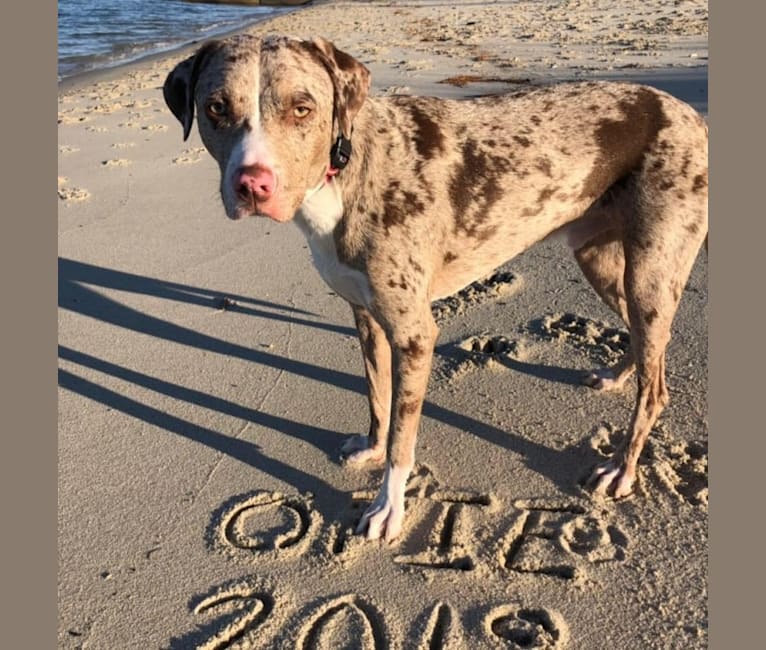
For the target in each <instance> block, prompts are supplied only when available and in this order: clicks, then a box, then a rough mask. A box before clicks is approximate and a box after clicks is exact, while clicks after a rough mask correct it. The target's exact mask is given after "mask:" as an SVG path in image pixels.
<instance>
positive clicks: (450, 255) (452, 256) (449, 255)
mask: <svg viewBox="0 0 766 650" xmlns="http://www.w3.org/2000/svg"><path fill="white" fill-rule="evenodd" d="M456 259H457V255H455V253H450V252H449V251H447V252H446V253H445V254H444V263H445V264H449V263H450V262H454V261H455V260H456Z"/></svg>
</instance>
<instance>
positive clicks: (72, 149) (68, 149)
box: [59, 144, 79, 154]
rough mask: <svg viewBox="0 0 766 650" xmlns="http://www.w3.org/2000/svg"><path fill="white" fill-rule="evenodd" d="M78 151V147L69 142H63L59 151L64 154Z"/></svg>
mask: <svg viewBox="0 0 766 650" xmlns="http://www.w3.org/2000/svg"><path fill="white" fill-rule="evenodd" d="M77 151H79V149H78V148H77V147H72V146H71V145H68V144H63V145H61V146H60V147H59V153H62V154H68V153H76V152H77Z"/></svg>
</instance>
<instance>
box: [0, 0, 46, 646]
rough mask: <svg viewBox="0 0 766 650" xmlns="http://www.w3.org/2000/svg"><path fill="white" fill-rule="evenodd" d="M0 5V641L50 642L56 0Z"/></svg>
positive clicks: (18, 643)
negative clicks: (0, 228) (0, 381)
mask: <svg viewBox="0 0 766 650" xmlns="http://www.w3.org/2000/svg"><path fill="white" fill-rule="evenodd" d="M3 15H4V18H5V20H4V21H3V38H2V39H1V40H0V43H1V45H0V61H2V62H3V65H2V68H3V70H2V73H3V74H2V82H3V93H2V98H3V101H2V105H3V111H2V116H3V119H2V124H3V134H2V136H3V139H2V143H3V146H2V150H3V154H4V157H5V165H4V166H3V175H2V179H3V190H4V191H3V193H2V197H3V204H4V205H3V210H2V212H3V225H4V233H3V237H2V242H3V250H2V256H1V257H0V259H2V264H1V265H0V277H2V294H0V295H2V305H3V306H2V310H3V319H2V321H3V337H2V340H3V348H2V363H3V369H4V375H5V382H4V387H3V391H2V395H3V400H2V413H3V427H2V428H3V452H2V458H3V461H4V462H3V465H2V469H1V470H0V476H2V487H1V489H2V494H3V511H2V513H3V514H2V526H3V531H4V534H3V535H2V544H3V547H4V548H3V549H2V557H3V558H4V559H5V562H4V563H3V584H4V587H5V589H4V591H5V592H6V593H5V599H4V601H5V602H4V604H3V620H4V625H3V639H2V641H3V645H4V646H5V647H8V648H48V647H53V646H54V644H55V641H53V640H54V639H55V638H56V618H55V603H56V601H55V597H56V591H55V589H56V583H55V579H56V557H57V548H56V450H57V445H56V430H57V426H56V384H55V353H56V347H55V345H56V320H55V313H56V312H55V305H56V212H57V209H58V206H57V201H58V199H57V197H56V193H55V192H54V188H53V186H54V176H55V171H56V170H55V166H56V158H55V151H56V149H55V147H54V146H53V143H54V142H55V141H56V119H55V118H56V114H55V106H56V104H55V94H54V93H55V89H56V5H55V4H54V3H51V2H45V3H43V4H41V3H15V4H13V5H6V8H5V9H4V11H3ZM9 592H10V593H9Z"/></svg>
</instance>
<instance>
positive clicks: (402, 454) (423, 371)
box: [357, 303, 438, 541]
mask: <svg viewBox="0 0 766 650" xmlns="http://www.w3.org/2000/svg"><path fill="white" fill-rule="evenodd" d="M386 329H387V332H388V338H389V343H390V345H391V350H392V359H393V404H392V410H391V411H392V412H391V415H392V418H391V427H390V432H389V437H388V444H387V448H386V472H385V475H384V478H383V485H382V486H381V488H380V492H379V493H378V496H377V497H376V498H375V501H373V503H372V504H371V505H370V507H369V508H367V510H366V512H365V513H364V515H363V516H362V519H361V521H360V522H359V526H358V528H357V533H364V532H365V531H366V534H367V538H368V539H378V538H379V537H381V536H383V537H384V538H385V540H386V541H391V540H393V539H394V538H395V537H397V536H398V535H399V533H400V532H401V530H402V523H403V521H404V491H405V487H406V484H407V478H408V477H409V475H410V472H411V471H412V468H413V466H414V465H415V440H416V438H417V432H418V424H419V422H420V413H421V411H422V409H423V399H424V398H425V393H426V388H427V386H428V377H429V375H430V373H431V359H432V358H433V351H434V345H435V343H436V337H437V335H438V328H437V327H436V323H434V320H433V317H432V316H431V310H430V306H429V305H428V304H427V303H426V305H425V306H423V307H422V308H421V309H419V310H418V311H417V312H416V313H414V314H407V318H406V319H399V320H398V321H393V322H389V323H388V326H387V327H386Z"/></svg>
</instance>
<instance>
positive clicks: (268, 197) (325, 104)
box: [163, 36, 370, 221]
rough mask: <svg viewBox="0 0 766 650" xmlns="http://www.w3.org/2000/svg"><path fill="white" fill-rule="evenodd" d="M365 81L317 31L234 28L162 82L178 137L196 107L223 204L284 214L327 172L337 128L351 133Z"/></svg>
mask: <svg viewBox="0 0 766 650" xmlns="http://www.w3.org/2000/svg"><path fill="white" fill-rule="evenodd" d="M369 85H370V73H369V71H368V70H367V68H365V67H364V66H363V65H362V64H361V63H359V62H358V61H357V60H356V59H354V58H353V57H351V56H349V55H348V54H345V53H344V52H341V51H340V50H338V49H336V48H335V46H334V45H333V44H332V43H330V42H328V41H326V40H324V39H321V38H315V39H313V40H311V41H304V40H299V39H295V38H289V37H285V36H268V37H265V38H258V37H254V36H235V37H232V38H228V39H225V40H215V41H209V42H207V43H205V44H204V45H203V46H202V47H201V48H200V49H199V50H198V51H197V53H196V54H195V55H194V56H191V57H189V58H188V59H186V60H185V61H182V62H181V63H179V64H178V65H177V66H176V67H175V69H174V70H173V71H172V72H171V73H170V74H169V75H168V78H167V80H166V81H165V86H164V88H163V92H164V95H165V101H166V102H167V104H168V106H169V107H170V110H171V111H172V112H173V114H174V115H175V116H176V117H177V118H178V119H179V121H180V122H181V124H182V125H183V130H184V139H186V138H187V137H188V136H189V132H190V131H191V128H192V124H193V122H194V113H195V109H196V111H197V116H198V117H197V124H198V127H199V131H200V135H201V137H202V141H203V142H204V144H205V146H206V147H207V149H208V151H209V152H210V153H211V155H212V156H213V157H214V158H215V159H216V160H217V161H218V165H219V167H220V169H221V198H222V199H223V204H224V207H225V209H226V214H227V215H228V216H229V217H230V218H231V219H240V218H242V217H245V216H250V215H256V214H257V215H262V216H268V217H271V218H272V219H275V220H277V221H288V220H289V219H291V218H292V217H293V215H294V214H295V212H296V210H297V209H298V208H299V207H300V205H301V203H302V202H303V200H304V197H305V196H306V192H307V191H308V190H310V189H311V188H313V187H316V186H317V185H318V184H319V183H320V182H321V181H322V179H324V178H325V175H326V174H327V171H328V166H329V162H330V149H331V147H332V146H333V143H334V142H335V140H336V138H337V137H338V136H339V135H343V136H344V137H346V138H350V137H351V127H352V123H353V120H354V117H355V116H356V114H357V113H358V112H359V109H360V108H361V107H362V104H363V103H364V100H365V98H366V97H367V92H368V90H369Z"/></svg>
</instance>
